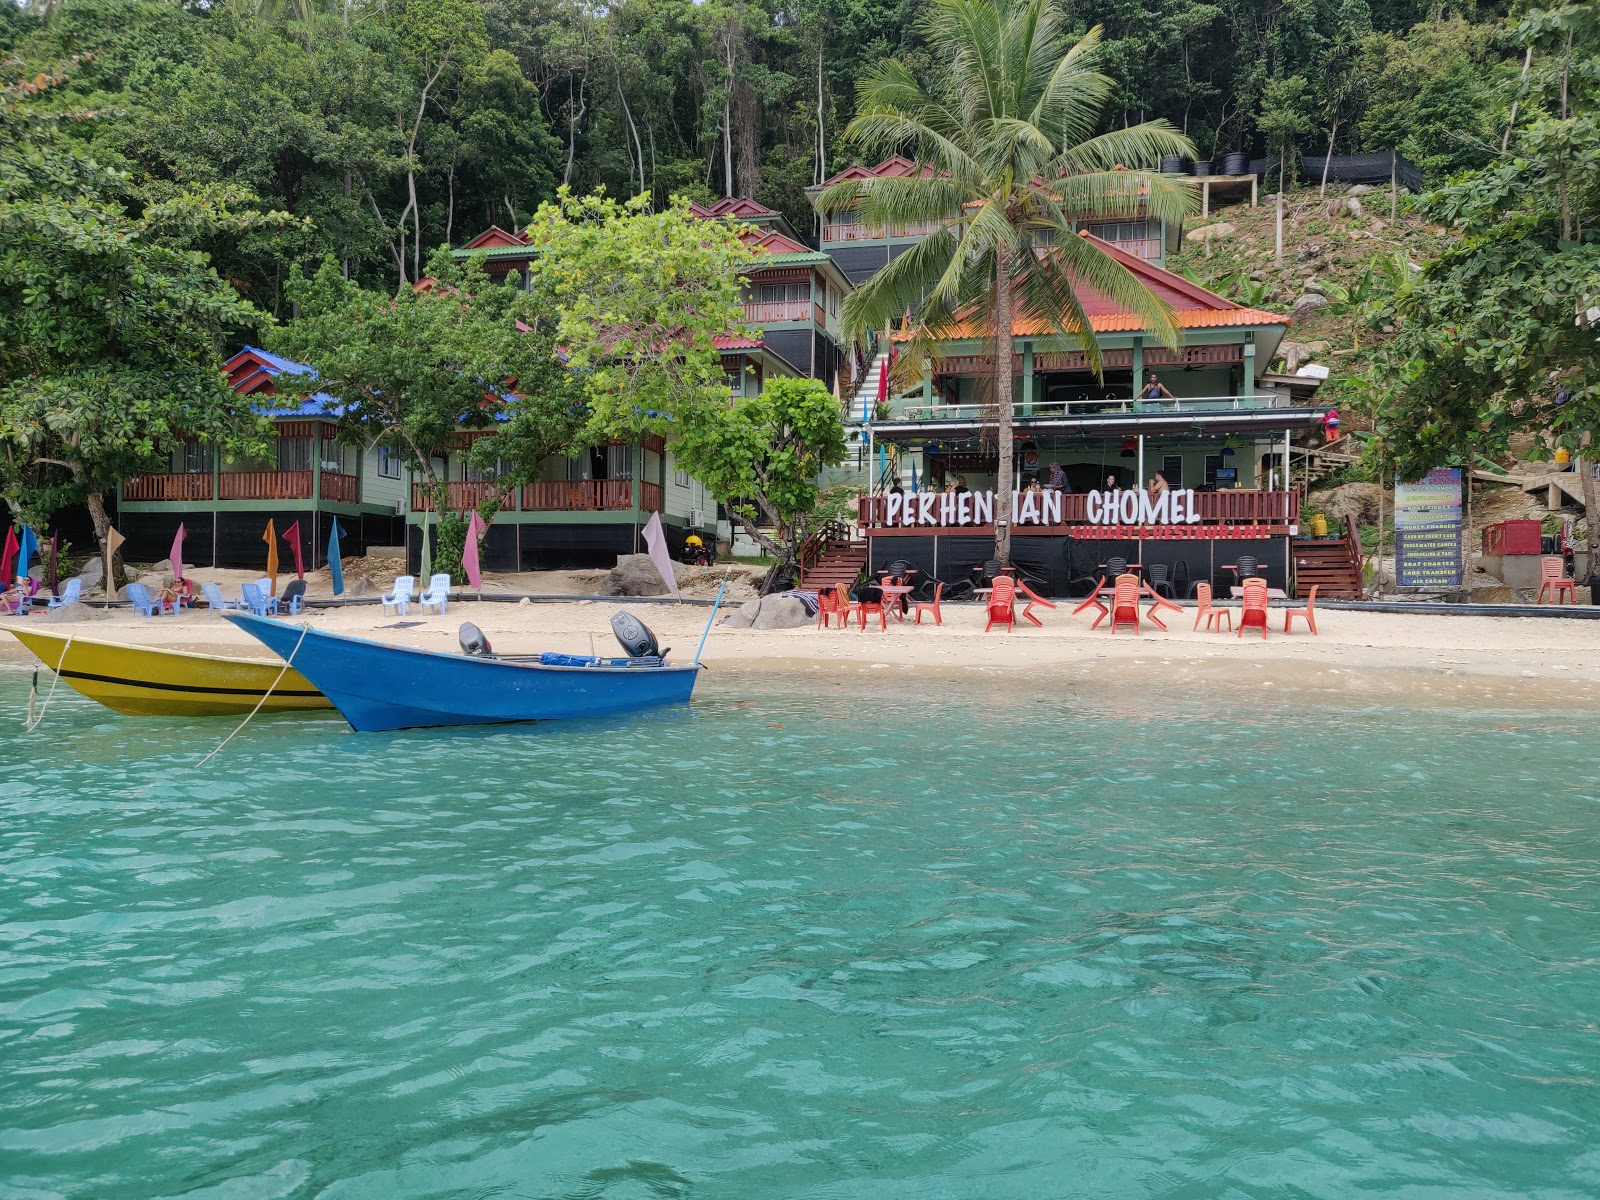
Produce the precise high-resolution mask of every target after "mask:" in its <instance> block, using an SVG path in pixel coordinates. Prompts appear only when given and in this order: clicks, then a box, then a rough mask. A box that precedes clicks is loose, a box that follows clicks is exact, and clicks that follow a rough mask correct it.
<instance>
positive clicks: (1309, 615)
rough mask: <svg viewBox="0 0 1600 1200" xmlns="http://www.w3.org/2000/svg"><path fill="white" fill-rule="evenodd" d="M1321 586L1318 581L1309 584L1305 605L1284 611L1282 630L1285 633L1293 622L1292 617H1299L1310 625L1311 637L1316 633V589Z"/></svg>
mask: <svg viewBox="0 0 1600 1200" xmlns="http://www.w3.org/2000/svg"><path fill="white" fill-rule="evenodd" d="M1321 586H1322V585H1321V584H1320V583H1317V584H1313V585H1312V586H1311V590H1310V591H1309V592H1307V593H1306V606H1305V607H1304V608H1290V609H1286V610H1285V611H1284V614H1283V631H1284V632H1285V633H1288V632H1289V629H1290V626H1292V625H1293V624H1294V619H1295V618H1296V617H1299V618H1300V619H1301V620H1303V621H1304V622H1305V623H1306V624H1307V625H1309V626H1310V627H1311V635H1312V636H1313V637H1315V636H1316V635H1317V589H1318V588H1319V587H1321Z"/></svg>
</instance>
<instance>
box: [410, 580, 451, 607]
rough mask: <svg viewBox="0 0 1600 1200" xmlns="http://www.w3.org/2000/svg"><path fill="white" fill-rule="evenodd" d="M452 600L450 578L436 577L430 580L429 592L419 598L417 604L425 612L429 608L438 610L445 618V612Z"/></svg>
mask: <svg viewBox="0 0 1600 1200" xmlns="http://www.w3.org/2000/svg"><path fill="white" fill-rule="evenodd" d="M449 600H450V576H448V575H435V576H433V577H432V578H431V579H429V580H428V590H427V591H425V592H423V593H422V595H420V596H418V597H417V604H418V605H419V606H420V607H421V609H422V611H423V612H427V611H428V609H429V607H430V606H431V607H433V608H437V609H438V610H439V615H440V616H441V617H442V616H444V610H445V607H446V605H447V604H448V603H449Z"/></svg>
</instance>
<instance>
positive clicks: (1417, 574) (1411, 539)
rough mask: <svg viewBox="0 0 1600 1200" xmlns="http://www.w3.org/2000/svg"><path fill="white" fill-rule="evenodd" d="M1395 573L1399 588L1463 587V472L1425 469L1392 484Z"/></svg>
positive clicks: (1449, 468) (1445, 469) (1444, 468)
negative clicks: (1424, 473)
mask: <svg viewBox="0 0 1600 1200" xmlns="http://www.w3.org/2000/svg"><path fill="white" fill-rule="evenodd" d="M1394 573H1395V582H1396V583H1397V584H1398V585H1399V586H1400V587H1412V588H1438V589H1443V588H1457V587H1460V586H1461V472H1460V471H1459V470H1456V469H1454V468H1451V467H1440V468H1436V469H1434V470H1432V471H1429V472H1428V474H1427V477H1426V478H1424V479H1422V480H1421V481H1420V482H1418V483H1396V484H1395V486H1394Z"/></svg>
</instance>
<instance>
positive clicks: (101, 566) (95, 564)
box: [78, 556, 106, 596]
mask: <svg viewBox="0 0 1600 1200" xmlns="http://www.w3.org/2000/svg"><path fill="white" fill-rule="evenodd" d="M78 578H79V579H81V580H83V594H84V595H85V596H87V595H88V594H89V592H90V591H91V590H94V589H98V588H99V587H100V585H101V584H102V583H104V582H105V578H106V564H105V563H104V562H103V561H102V560H101V559H100V558H99V557H98V556H97V557H95V558H91V559H90V560H89V561H88V562H86V563H84V564H83V570H81V571H79V572H78Z"/></svg>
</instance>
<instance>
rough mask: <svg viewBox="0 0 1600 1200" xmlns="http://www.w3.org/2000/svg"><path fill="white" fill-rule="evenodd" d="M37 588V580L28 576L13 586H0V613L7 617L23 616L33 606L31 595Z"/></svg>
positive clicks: (32, 595)
mask: <svg viewBox="0 0 1600 1200" xmlns="http://www.w3.org/2000/svg"><path fill="white" fill-rule="evenodd" d="M38 590H39V581H38V580H37V579H34V578H33V577H32V576H29V577H28V578H27V579H25V580H23V581H22V582H21V583H19V584H17V586H16V587H13V588H0V614H3V615H5V616H8V617H19V616H20V617H25V616H27V615H28V613H29V611H30V610H31V609H32V607H33V597H34V595H35V594H36V593H37V592H38Z"/></svg>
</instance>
